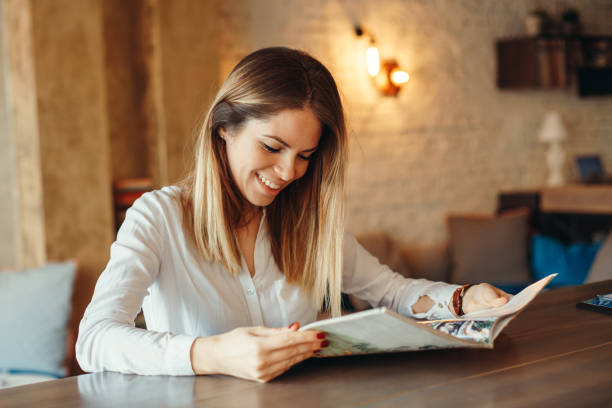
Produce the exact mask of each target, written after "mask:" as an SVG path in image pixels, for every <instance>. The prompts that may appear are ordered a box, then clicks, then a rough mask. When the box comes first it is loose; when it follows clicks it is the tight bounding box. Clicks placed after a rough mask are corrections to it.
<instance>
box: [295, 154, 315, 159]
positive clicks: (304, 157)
mask: <svg viewBox="0 0 612 408" xmlns="http://www.w3.org/2000/svg"><path fill="white" fill-rule="evenodd" d="M298 157H299V158H300V159H302V160H305V161H308V160H310V158H311V157H312V156H308V157H306V156H302V155H301V154H298Z"/></svg>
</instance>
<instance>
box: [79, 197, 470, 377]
mask: <svg viewBox="0 0 612 408" xmlns="http://www.w3.org/2000/svg"><path fill="white" fill-rule="evenodd" d="M179 191H180V190H179V188H178V187H176V186H173V187H164V188H162V189H161V190H157V191H153V192H150V193H146V194H144V195H143V196H142V197H141V198H139V199H138V200H137V201H136V202H135V203H134V205H133V206H132V208H130V209H129V210H128V212H127V215H126V219H125V221H124V222H123V224H122V226H121V228H120V230H119V233H118V234H117V240H116V241H115V242H114V243H113V244H112V246H111V256H110V261H109V262H108V265H107V266H106V269H105V270H104V271H103V272H102V274H101V275H100V278H99V279H98V282H97V284H96V288H95V292H94V295H93V298H92V300H91V303H90V304H89V306H88V307H87V309H86V310H85V314H84V316H83V319H82V320H81V323H80V327H79V336H78V340H77V344H76V355H77V360H78V362H79V364H80V365H81V368H83V370H85V371H104V370H107V371H119V372H123V373H135V374H144V375H163V374H166V375H193V374H194V372H193V369H192V367H191V361H190V351H191V345H192V343H193V342H194V340H195V339H196V337H198V336H211V335H215V334H220V333H224V332H227V331H230V330H232V329H234V328H236V327H241V326H268V327H287V326H289V324H291V323H292V322H294V321H297V322H299V323H300V325H302V326H303V325H305V324H308V323H310V322H312V321H314V320H316V318H317V312H318V309H319V307H318V305H315V304H313V302H312V301H311V300H310V297H309V296H306V295H305V293H304V292H303V291H302V289H300V287H298V286H297V285H294V284H289V283H287V282H286V280H285V277H284V275H283V274H282V273H281V272H280V271H279V269H278V268H277V266H276V263H275V262H274V258H273V256H272V251H271V249H270V240H269V237H268V234H267V229H266V228H265V223H264V222H263V217H262V222H261V223H260V225H259V231H258V233H257V239H256V241H255V254H254V260H255V274H254V276H253V277H251V275H250V273H249V271H248V268H247V267H246V265H245V264H244V262H243V265H242V269H241V271H240V274H239V275H238V276H231V275H230V274H228V273H227V272H226V271H225V269H224V268H223V267H222V266H221V265H220V264H217V263H212V262H207V261H205V260H204V259H202V257H201V256H200V254H199V252H198V250H197V248H196V247H195V245H194V244H193V242H192V240H191V238H190V237H189V236H188V235H187V233H186V231H185V230H184V229H183V226H182V225H183V221H182V209H181V205H180V202H179V200H178V196H179ZM264 217H265V215H264ZM457 287H458V286H457V285H449V284H446V283H442V282H431V281H428V280H424V279H407V278H404V277H402V276H401V275H399V274H397V273H394V272H392V271H391V270H390V269H389V268H388V267H387V266H384V265H381V264H380V263H379V262H378V260H377V259H376V258H375V257H374V256H372V255H370V254H369V253H368V252H367V251H366V250H365V249H363V247H362V246H361V245H359V243H358V242H357V241H356V240H355V238H354V237H353V236H352V235H350V234H348V233H347V234H345V238H344V268H343V276H342V290H343V292H345V293H352V294H354V295H355V296H357V297H358V298H361V299H364V300H366V301H368V302H369V303H370V304H371V305H372V306H386V307H388V308H390V309H392V310H394V311H396V312H398V313H401V314H403V315H408V316H414V317H417V318H428V319H433V318H438V319H444V318H452V317H454V316H453V314H452V313H451V312H450V310H449V308H448V304H449V302H450V301H451V298H452V293H453V291H454V290H455V289H456V288H457ZM423 295H428V296H429V297H430V298H431V299H432V300H433V301H434V306H433V307H432V308H431V310H429V311H428V312H427V313H422V314H414V313H412V310H411V306H412V305H413V304H414V303H415V302H416V301H417V300H418V299H419V297H421V296H423ZM141 307H142V310H143V312H144V315H145V319H146V322H147V330H144V329H140V328H136V327H134V319H135V317H136V315H137V314H138V312H139V311H140V309H141Z"/></svg>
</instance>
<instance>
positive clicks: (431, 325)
mask: <svg viewBox="0 0 612 408" xmlns="http://www.w3.org/2000/svg"><path fill="white" fill-rule="evenodd" d="M555 276H556V274H552V275H549V276H547V277H546V278H543V279H541V280H539V281H538V282H535V283H534V284H532V285H530V286H528V287H527V288H525V289H524V290H522V291H521V292H520V293H518V294H516V295H515V296H514V297H513V298H512V299H511V300H510V301H509V302H508V303H506V304H505V305H504V306H501V307H499V308H495V309H489V310H483V311H480V312H474V313H470V314H467V315H465V316H463V317H462V318H457V319H450V320H436V321H417V320H414V319H411V318H408V317H404V316H400V315H399V314H397V313H394V312H392V311H390V310H388V309H386V308H384V307H381V308H378V309H372V310H366V311H364V312H358V313H353V314H350V315H346V316H342V317H336V318H332V319H326V320H320V321H316V322H313V323H310V324H308V325H306V326H304V327H302V328H301V329H300V330H321V331H324V332H325V333H326V339H327V340H328V341H329V343H330V344H329V347H327V348H325V349H323V350H321V351H320V352H319V355H320V356H321V357H332V356H342V355H351V354H369V353H383V352H397V351H416V350H430V349H441V348H456V347H480V348H492V347H493V341H494V340H495V338H496V337H497V336H498V335H499V333H501V331H502V330H503V328H504V327H506V325H507V324H508V323H509V322H510V321H511V320H512V319H513V318H514V317H515V316H516V315H517V314H518V312H519V311H521V310H522V309H523V308H524V307H526V306H527V305H528V304H529V302H531V301H532V300H533V299H534V298H535V297H536V295H537V294H538V293H539V292H540V291H541V290H542V289H543V288H544V287H545V286H546V285H547V284H548V282H550V280H551V279H552V278H554V277H555Z"/></svg>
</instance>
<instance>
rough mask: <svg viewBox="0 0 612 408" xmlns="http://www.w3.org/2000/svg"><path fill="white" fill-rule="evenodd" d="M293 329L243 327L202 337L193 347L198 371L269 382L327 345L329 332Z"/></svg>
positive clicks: (296, 324)
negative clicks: (326, 339)
mask: <svg viewBox="0 0 612 408" xmlns="http://www.w3.org/2000/svg"><path fill="white" fill-rule="evenodd" d="M298 329H299V323H293V324H292V325H291V326H289V328H280V329H272V328H268V327H240V328H237V329H234V330H232V331H229V332H227V333H224V334H220V335H218V336H211V337H198V338H197V339H196V341H195V342H194V343H193V346H192V347H191V365H192V367H193V371H194V372H195V373H196V374H227V375H232V376H234V377H239V378H244V379H247V380H255V381H259V382H268V381H270V380H272V379H273V378H275V377H277V376H279V375H281V374H282V373H284V372H285V371H287V370H288V369H289V368H291V367H292V366H293V365H294V364H297V363H299V362H301V361H303V360H306V359H307V358H310V357H312V356H313V355H314V354H315V352H317V351H319V350H320V349H321V348H323V347H327V344H328V343H327V341H325V340H324V339H325V333H323V332H318V331H312V330H307V331H302V332H298V331H297V330H298Z"/></svg>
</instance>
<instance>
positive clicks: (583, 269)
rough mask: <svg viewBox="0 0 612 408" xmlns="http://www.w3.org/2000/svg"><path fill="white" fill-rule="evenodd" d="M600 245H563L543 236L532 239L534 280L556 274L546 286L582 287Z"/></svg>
mask: <svg viewBox="0 0 612 408" xmlns="http://www.w3.org/2000/svg"><path fill="white" fill-rule="evenodd" d="M600 247H601V243H597V244H585V243H574V244H569V245H565V244H563V243H561V242H559V241H557V240H556V239H554V238H550V237H547V236H545V235H535V236H534V237H533V238H532V252H533V256H532V267H533V274H534V277H535V279H541V278H544V277H546V276H548V275H550V274H551V273H558V274H559V275H557V276H556V277H555V278H554V279H553V280H552V281H551V282H550V283H549V284H548V286H549V287H551V288H553V287H558V286H568V285H582V284H583V283H584V280H585V278H586V276H587V274H588V272H589V268H590V267H591V264H592V263H593V259H595V255H596V254H597V251H598V250H599V248H600Z"/></svg>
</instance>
